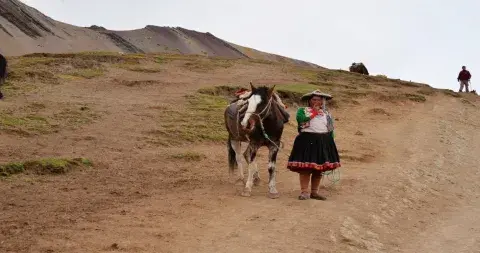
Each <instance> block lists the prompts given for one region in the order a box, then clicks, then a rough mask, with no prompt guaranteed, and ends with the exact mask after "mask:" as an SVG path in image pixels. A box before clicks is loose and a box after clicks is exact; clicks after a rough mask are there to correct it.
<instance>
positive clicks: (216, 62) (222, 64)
mask: <svg viewBox="0 0 480 253" xmlns="http://www.w3.org/2000/svg"><path fill="white" fill-rule="evenodd" d="M232 66H233V61H231V60H225V59H197V60H194V61H189V62H186V63H184V64H183V67H184V68H186V69H188V70H190V71H194V72H209V71H212V70H215V69H221V68H224V69H226V68H230V67H232Z"/></svg>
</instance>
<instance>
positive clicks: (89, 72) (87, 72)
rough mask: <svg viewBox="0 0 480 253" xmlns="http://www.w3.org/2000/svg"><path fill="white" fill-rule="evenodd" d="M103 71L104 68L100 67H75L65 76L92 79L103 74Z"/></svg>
mask: <svg viewBox="0 0 480 253" xmlns="http://www.w3.org/2000/svg"><path fill="white" fill-rule="evenodd" d="M104 73H105V70H104V69H102V68H86V69H77V70H75V71H73V72H71V73H70V74H68V75H67V76H72V77H80V78H86V79H92V78H96V77H99V76H103V75H104Z"/></svg>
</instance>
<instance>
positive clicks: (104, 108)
mask: <svg viewBox="0 0 480 253" xmlns="http://www.w3.org/2000/svg"><path fill="white" fill-rule="evenodd" d="M11 66H12V70H11V75H10V77H9V80H8V82H7V84H6V86H5V87H2V90H3V91H5V92H4V93H5V100H4V101H2V103H1V108H0V110H1V111H0V123H1V125H0V136H1V139H2V145H0V191H1V192H2V196H3V197H2V198H0V208H1V211H2V215H1V217H0V224H1V225H0V251H1V252H193V251H194V252H245V251H253V252H279V251H282V252H475V251H474V250H472V249H478V246H479V242H478V238H480V231H479V230H478V227H479V224H478V219H476V214H477V213H478V211H479V208H480V203H479V202H478V199H479V197H480V194H479V193H480V188H479V184H478V180H480V175H479V173H478V164H479V162H480V158H479V157H478V152H479V151H480V150H478V145H477V144H476V143H478V142H479V141H480V139H479V135H478V134H475V131H477V129H478V126H479V125H480V122H479V120H478V119H479V118H480V117H479V116H480V113H479V111H478V105H479V101H478V97H477V96H475V95H472V94H457V93H454V92H451V91H446V90H436V89H433V88H431V87H429V86H426V85H423V84H417V83H411V82H404V81H399V80H391V79H387V78H382V77H371V76H362V75H359V74H354V73H349V72H346V71H337V70H327V69H312V68H309V67H299V66H296V65H289V64H280V63H276V62H267V61H258V60H249V59H223V58H215V57H209V58H207V57H202V56H196V57H193V56H184V55H171V54H148V55H144V54H126V55H118V54H116V53H80V54H36V55H27V56H22V57H13V58H11ZM250 81H252V82H253V83H254V84H257V85H261V84H266V85H272V84H276V85H277V91H278V92H279V94H280V95H281V96H282V97H283V98H284V100H285V101H286V103H287V104H288V105H289V110H290V112H291V113H292V114H293V113H294V111H295V108H296V104H298V103H299V100H298V99H299V97H300V95H301V94H303V93H305V92H307V91H311V90H312V89H316V88H319V89H321V90H323V91H326V92H329V93H331V94H333V95H334V100H333V101H332V103H331V104H330V106H331V108H332V113H333V115H334V117H335V119H336V128H337V130H336V131H337V134H336V135H337V137H336V142H337V145H338V147H339V149H340V155H341V159H342V163H343V166H342V168H341V170H340V171H341V174H340V181H339V182H338V183H337V184H334V185H332V182H331V181H330V179H331V178H330V177H326V178H325V181H324V182H323V183H322V184H324V185H325V187H324V188H323V189H322V193H324V194H326V195H327V196H328V200H327V201H325V202H323V201H304V202H302V201H298V200H297V199H296V197H297V194H298V190H299V189H298V178H297V175H296V174H294V173H291V172H289V171H287V170H286V168H285V165H286V160H287V156H288V153H289V151H290V148H291V146H292V142H293V139H294V137H295V134H296V123H295V121H291V122H289V123H288V124H287V128H286V130H285V134H284V137H283V141H284V143H285V148H284V149H282V150H281V151H280V153H279V157H278V170H279V172H278V176H277V179H278V183H277V187H278V189H279V191H280V194H281V197H280V198H279V199H275V200H272V199H268V198H267V197H266V192H267V186H266V181H265V180H266V178H267V176H266V175H267V167H266V166H267V161H266V158H267V150H265V149H262V150H261V152H260V154H259V159H260V161H259V168H260V176H261V178H262V179H263V180H264V182H262V183H261V185H260V186H258V187H254V189H253V195H252V197H250V198H245V197H241V196H240V195H239V191H241V189H242V186H241V185H234V184H233V181H234V178H229V177H228V172H227V171H228V169H227V157H226V154H227V152H226V148H225V140H226V139H225V138H226V131H225V130H224V127H223V118H222V115H223V114H222V113H223V109H224V108H225V105H226V103H227V101H228V99H229V98H230V97H231V94H232V92H233V91H234V90H235V89H236V88H238V87H248V82H250ZM312 231H314V232H312ZM475 238H477V239H475ZM227 249H228V250H227ZM453 249H454V250H453Z"/></svg>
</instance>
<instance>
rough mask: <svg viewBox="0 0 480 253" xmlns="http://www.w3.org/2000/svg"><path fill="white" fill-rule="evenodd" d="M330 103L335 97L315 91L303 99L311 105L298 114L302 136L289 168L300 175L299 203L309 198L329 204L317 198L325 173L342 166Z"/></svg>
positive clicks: (290, 158)
mask: <svg viewBox="0 0 480 253" xmlns="http://www.w3.org/2000/svg"><path fill="white" fill-rule="evenodd" d="M330 99H332V96H330V95H328V94H325V93H322V92H320V91H319V90H315V91H313V92H310V93H307V94H305V95H303V96H302V100H307V101H308V106H306V107H300V108H299V109H298V110H297V123H298V126H299V128H298V130H299V135H297V137H296V138H295V142H294V143H293V149H292V151H291V153H290V157H289V159H288V164H287V168H288V169H289V170H291V171H293V172H297V173H299V176H300V188H301V194H300V196H299V197H298V198H299V199H300V200H305V199H309V198H313V199H318V200H326V198H325V197H324V196H321V195H319V194H318V188H319V186H320V180H321V179H322V173H323V172H325V171H328V170H334V169H336V168H338V167H340V166H341V165H340V157H339V156H338V151H337V147H336V145H335V142H334V140H333V137H334V135H333V120H332V117H331V115H330V113H329V112H328V111H327V110H326V101H327V100H330ZM310 181H311V188H310V189H311V192H310V193H309V192H308V185H309V183H310Z"/></svg>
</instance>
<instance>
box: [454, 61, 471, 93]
mask: <svg viewBox="0 0 480 253" xmlns="http://www.w3.org/2000/svg"><path fill="white" fill-rule="evenodd" d="M470 78H472V75H471V74H470V72H469V71H468V70H467V68H466V67H465V66H462V71H460V73H458V77H457V81H459V82H460V90H459V91H458V92H462V90H463V86H465V91H466V92H469V91H468V85H469V82H470Z"/></svg>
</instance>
